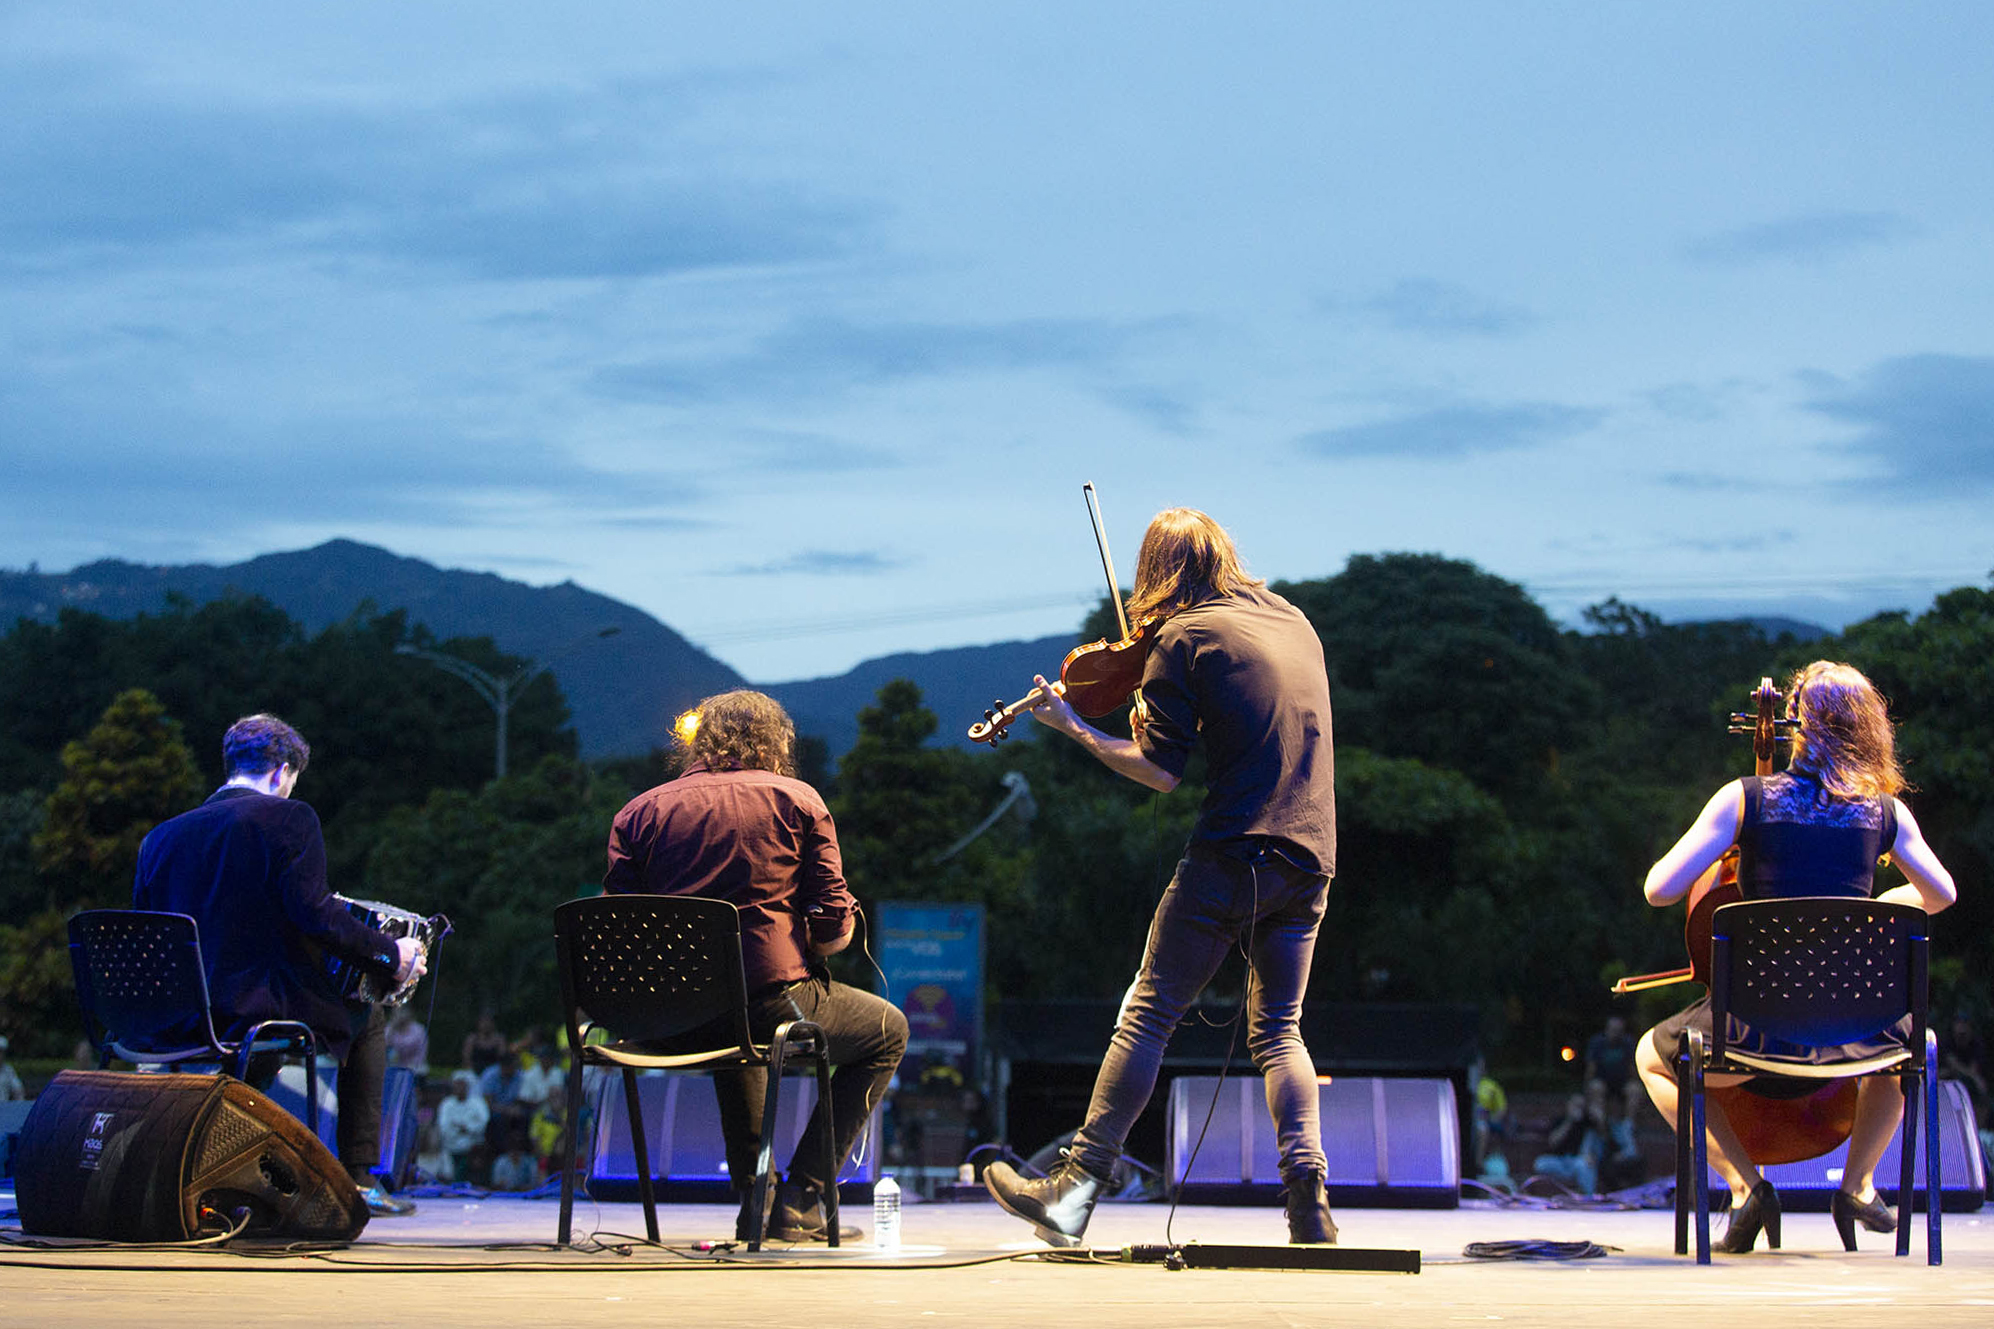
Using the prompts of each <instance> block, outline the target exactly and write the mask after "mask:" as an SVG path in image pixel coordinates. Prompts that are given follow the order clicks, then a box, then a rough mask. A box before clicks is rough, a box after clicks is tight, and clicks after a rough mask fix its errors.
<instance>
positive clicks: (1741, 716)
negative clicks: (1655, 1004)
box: [1613, 678, 1856, 1167]
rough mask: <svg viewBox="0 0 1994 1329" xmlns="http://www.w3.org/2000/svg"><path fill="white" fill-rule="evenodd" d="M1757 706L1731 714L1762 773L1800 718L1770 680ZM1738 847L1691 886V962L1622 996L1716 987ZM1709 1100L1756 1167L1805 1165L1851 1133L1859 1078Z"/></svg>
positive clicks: (1626, 987)
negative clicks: (1772, 1094) (1714, 961)
mask: <svg viewBox="0 0 1994 1329" xmlns="http://www.w3.org/2000/svg"><path fill="white" fill-rule="evenodd" d="M1752 700H1753V702H1754V703H1755V706H1754V709H1753V710H1751V711H1733V712H1732V713H1731V724H1730V732H1732V733H1734V734H1747V733H1748V734H1750V735H1751V736H1752V758H1753V765H1754V770H1755V773H1756V774H1758V775H1760V776H1766V775H1771V774H1772V773H1773V758H1774V754H1775V752H1776V751H1777V747H1778V745H1779V744H1780V743H1782V742H1787V741H1789V740H1790V739H1791V738H1792V736H1793V730H1794V728H1795V727H1796V726H1797V725H1798V723H1799V722H1798V721H1796V720H1793V719H1791V718H1789V717H1786V716H1782V715H1780V714H1779V710H1780V695H1779V689H1778V688H1776V687H1774V686H1773V682H1772V680H1771V679H1770V678H1762V679H1760V680H1759V686H1758V688H1757V689H1756V690H1755V691H1754V692H1753V693H1752ZM1738 860H1739V849H1738V846H1737V845H1735V844H1734V845H1732V846H1731V847H1730V848H1729V849H1728V850H1726V851H1725V852H1724V856H1723V857H1722V858H1721V859H1719V860H1718V861H1717V862H1716V863H1714V864H1712V865H1711V867H1710V868H1709V870H1708V871H1706V872H1705V873H1704V874H1703V875H1702V876H1701V877H1699V878H1698V879H1697V881H1696V884H1695V885H1693V886H1691V887H1690V888H1689V915H1688V917H1687V918H1686V919H1684V921H1683V946H1684V948H1685V949H1686V950H1687V951H1688V952H1689V965H1688V967H1686V968H1682V969H1669V970H1664V971H1662V972H1660V973H1654V974H1637V975H1630V976H1628V977H1625V978H1622V979H1620V980H1619V981H1618V982H1616V983H1615V984H1614V985H1613V991H1614V993H1615V994H1616V995H1618V994H1624V993H1628V992H1643V991H1646V990H1647V989H1649V988H1657V987H1664V986H1667V985H1668V984H1671V983H1685V982H1697V983H1702V984H1703V985H1704V986H1705V987H1708V986H1709V985H1710V936H1711V929H1712V920H1713V917H1714V915H1715V914H1716V913H1717V910H1718V909H1719V908H1720V907H1722V906H1724V905H1727V904H1735V903H1737V902H1738V901H1739V900H1742V899H1744V891H1743V888H1741V887H1740V886H1739V885H1738ZM1706 1093H1707V1095H1708V1097H1709V1098H1710V1100H1711V1101H1712V1102H1714V1103H1717V1104H1719V1105H1720V1106H1721V1107H1722V1108H1723V1109H1724V1116H1725V1118H1726V1119H1727V1120H1729V1121H1730V1123H1731V1129H1732V1130H1734V1131H1735V1132H1736V1133H1737V1136H1738V1142H1739V1143H1740V1144H1742V1145H1744V1147H1745V1153H1746V1155H1747V1156H1748V1157H1749V1158H1750V1159H1751V1160H1752V1162H1753V1164H1754V1165H1755V1166H1759V1167H1766V1166H1769V1165H1771V1164H1774V1163H1798V1162H1801V1161H1802V1160H1804V1159H1809V1158H1819V1157H1820V1156H1821V1155H1822V1154H1825V1153H1827V1152H1828V1151H1829V1150H1831V1149H1833V1148H1835V1147H1836V1146H1837V1145H1839V1144H1841V1143H1843V1142H1844V1141H1845V1140H1847V1139H1848V1138H1849V1132H1850V1131H1851V1130H1852V1129H1854V1126H1855V1118H1856V1081H1855V1080H1854V1079H1853V1078H1849V1079H1841V1080H1830V1081H1828V1082H1827V1083H1825V1084H1823V1085H1821V1086H1820V1087H1819V1088H1818V1089H1815V1090H1814V1091H1813V1092H1812V1093H1809V1094H1807V1095H1805V1096H1804V1097H1799V1098H1768V1097H1766V1096H1764V1095H1762V1094H1756V1093H1753V1092H1752V1091H1751V1090H1750V1089H1749V1088H1747V1087H1746V1086H1745V1085H1743V1084H1736V1085H1726V1086H1724V1087H1722V1088H1717V1087H1712V1088H1710V1089H1708V1090H1706Z"/></svg>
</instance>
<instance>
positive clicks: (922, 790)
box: [830, 679, 1034, 990]
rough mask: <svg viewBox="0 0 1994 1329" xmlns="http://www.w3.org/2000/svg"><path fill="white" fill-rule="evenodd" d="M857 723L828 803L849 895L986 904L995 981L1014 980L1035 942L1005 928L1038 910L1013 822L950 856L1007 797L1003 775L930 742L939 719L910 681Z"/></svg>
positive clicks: (852, 970)
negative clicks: (1035, 908) (1012, 921)
mask: <svg viewBox="0 0 1994 1329" xmlns="http://www.w3.org/2000/svg"><path fill="white" fill-rule="evenodd" d="M858 719H859V737H858V741H857V742H856V743H855V744H853V746H852V749H851V751H850V752H848V753H846V754H845V757H844V760H843V761H841V762H840V763H839V765H838V777H837V781H836V786H835V788H834V790H833V796H832V798H831V800H830V805H831V811H832V816H833V818H834V819H835V821H836V822H837V827H838V846H839V849H840V851H841V852H842V854H843V858H844V864H845V876H846V880H847V881H848V883H849V884H850V885H851V887H852V890H853V892H854V893H855V894H858V895H860V897H861V899H862V900H863V901H878V900H937V901H950V902H962V903H980V904H982V905H983V906H984V907H985V910H986V916H987V917H988V918H990V919H991V920H992V923H991V928H990V937H989V945H988V948H987V955H988V962H989V965H990V974H991V979H992V985H993V986H998V985H1001V984H1003V983H1007V982H1012V981H1016V980H1017V979H1018V976H1019V973H1020V970H1021V968H1022V967H1023V966H1024V965H1025V964H1026V963H1027V960H1026V956H1025V955H1024V952H1025V950H1026V949H1027V948H1028V947H1029V946H1030V944H1031V943H1030V941H1029V939H1028V938H1027V937H1026V936H1025V935H1024V934H1023V933H1022V932H1020V931H1018V930H1015V929H1014V928H1012V927H1011V926H1009V925H1008V923H1009V921H1010V920H1014V919H1016V918H1019V917H1021V916H1029V915H1030V914H1031V913H1032V912H1033V908H1034V902H1033V900H1032V881H1031V874H1030V854H1029V850H1028V847H1027V846H1026V845H1025V844H1024V843H1023V842H1022V831H1021V828H1020V824H1019V822H1018V820H1017V819H1015V818H1013V819H1009V820H1007V822H1005V823H1004V824H1001V825H998V826H995V827H993V828H991V830H990V831H989V832H988V833H986V834H984V835H980V836H978V837H977V838H976V839H975V840H973V841H971V842H970V843H968V844H967V845H963V846H962V847H960V848H959V849H956V851H955V852H954V853H950V852H949V851H950V850H951V848H952V847H954V846H956V845H957V843H958V842H959V841H960V840H961V839H962V838H963V836H964V835H965V834H967V833H968V832H969V831H970V830H972V829H974V828H975V827H976V826H977V825H978V824H979V823H981V822H982V821H983V819H984V818H985V816H986V815H987V814H988V813H989V812H990V811H991V809H993V808H995V807H996V806H997V804H998V803H999V802H1000V801H1001V800H1002V799H1003V798H1004V796H1005V794H1006V792H1007V791H1006V789H1005V787H1004V785H1003V783H1002V778H1003V771H1002V769H1001V768H999V767H996V766H993V765H991V764H989V763H987V762H981V761H978V760H977V756H976V754H973V753H967V752H963V751H962V750H960V749H958V748H938V747H931V746H929V745H928V740H929V739H931V738H932V737H933V736H934V734H935V730H936V727H937V721H936V719H935V713H934V712H933V711H931V710H929V709H928V708H927V707H926V706H924V705H923V704H922V702H921V690H920V688H919V687H917V686H915V685H914V684H913V683H911V682H909V681H907V680H906V679H894V680H893V681H891V682H889V683H887V684H886V685H885V686H884V687H882V688H880V690H879V692H878V694H877V700H876V701H875V702H874V703H873V704H872V705H871V706H868V707H866V708H865V709H863V710H861V711H860V712H859V717H858ZM998 920H1004V921H1005V925H1004V926H1001V927H1000V924H999V922H998ZM845 968H846V971H847V973H848V974H849V976H850V978H851V980H852V981H853V982H859V983H863V982H864V981H865V978H864V976H863V975H862V974H860V973H858V972H856V964H855V963H854V962H853V961H850V960H847V961H845ZM1000 990H1001V988H1000Z"/></svg>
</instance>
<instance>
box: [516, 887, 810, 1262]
mask: <svg viewBox="0 0 1994 1329" xmlns="http://www.w3.org/2000/svg"><path fill="white" fill-rule="evenodd" d="M554 954H555V960H556V963H557V966H558V968H559V969H560V971H561V1004H562V1011H561V1016H562V1019H563V1020H565V1021H566V1022H567V1026H568V1046H569V1047H570V1048H571V1049H572V1050H573V1053H574V1056H573V1059H572V1060H571V1061H570V1062H569V1066H568V1099H567V1107H568V1111H567V1130H566V1142H565V1144H564V1146H563V1148H562V1154H561V1158H562V1166H561V1217H560V1223H559V1227H558V1229H557V1233H556V1238H555V1240H556V1241H557V1242H558V1243H559V1244H560V1245H563V1246H565V1245H567V1244H568V1238H569V1236H570V1234H571V1232H572V1229H573V1218H574V1196H575V1180H576V1176H577V1174H578V1173H579V1172H580V1171H581V1168H582V1158H581V1154H580V1152H579V1149H580V1141H579V1135H578V1124H579V1122H580V1118H581V1103H582V1091H583V1083H582V1067H583V1066H584V1065H591V1064H592V1065H601V1066H613V1067H616V1068H617V1069H618V1070H619V1072H620V1073H621V1077H622V1080H623V1105H624V1112H625V1113H626V1114H627V1116H628V1118H629V1122H630V1146H631V1152H632V1153H633V1154H634V1155H635V1156H636V1162H637V1198H638V1200H639V1201H640V1202H641V1203H642V1204H643V1206H644V1231H645V1233H646V1235H647V1236H648V1237H649V1239H650V1240H651V1241H652V1242H653V1243H655V1242H657V1240H658V1211H657V1201H656V1194H655V1192H654V1190H653V1187H652V1177H651V1162H650V1151H649V1147H648V1146H647V1144H646V1143H645V1134H646V1126H645V1122H644V1113H643V1106H642V1103H641V1101H640V1098H639V1095H638V1092H637V1070H638V1069H639V1068H642V1069H645V1070H654V1071H663V1070H672V1069H678V1070H697V1069H708V1070H719V1069H727V1068H733V1069H739V1068H743V1067H756V1068H764V1069H765V1072H766V1078H767V1085H766V1091H765V1096H764V1098H763V1102H762V1122H763V1124H764V1126H766V1127H771V1128H772V1127H773V1125H774V1123H775V1122H777V1121H780V1120H781V1119H782V1118H781V1112H780V1110H779V1109H780V1106H781V1101H782V1077H783V1071H784V1070H785V1069H786V1067H787V1066H788V1065H789V1063H790V1060H791V1059H792V1058H797V1059H803V1060H807V1061H809V1062H810V1063H811V1064H813V1065H814V1066H815V1068H816V1072H817V1096H818V1102H819V1104H820V1105H825V1104H828V1103H829V1102H830V1098H831V1056H830V1042H829V1040H828V1039H827V1038H825V1036H824V1031H823V1029H822V1028H820V1027H819V1026H817V1025H816V1024H813V1023H811V1022H810V1021H808V1020H789V1021H785V1022H784V1023H782V1024H779V1025H777V1026H776V1028H775V1031H774V1033H773V1034H772V1035H771V1036H770V1038H769V1041H768V1044H767V1046H766V1047H763V1046H758V1045H757V1044H756V1043H755V1039H754V1033H753V1030H752V1028H751V1027H750V1025H749V1022H748V988H747V978H746V976H745V973H744V971H743V968H742V963H741V914H740V911H739V910H738V909H736V908H735V907H734V906H733V905H731V904H729V903H728V902H727V901H725V900H709V899H704V898H702V897H699V896H693V895H602V896H597V897H595V898H593V899H588V900H570V901H568V902H567V903H566V904H564V905H561V906H560V907H559V908H557V909H555V910H554ZM598 1029H599V1030H601V1031H603V1032H604V1033H607V1034H608V1035H609V1037H610V1038H611V1040H612V1042H611V1043H609V1044H608V1045H598V1044H592V1043H590V1042H589V1041H588V1035H589V1034H590V1033H591V1032H593V1031H595V1030H598ZM695 1031H698V1032H699V1033H700V1037H699V1039H698V1041H699V1042H700V1043H701V1044H703V1046H702V1047H700V1048H698V1049H696V1050H684V1049H683V1048H682V1047H673V1048H671V1049H670V1050H666V1049H665V1048H664V1047H661V1046H660V1045H663V1044H667V1043H670V1042H673V1041H674V1040H676V1042H677V1043H678V1044H681V1045H682V1044H683V1043H684V1042H685V1041H687V1040H685V1039H683V1038H681V1036H682V1035H686V1034H692V1033H694V1032H695ZM815 1115H816V1118H817V1120H818V1122H819V1124H820V1129H821V1130H822V1132H823V1148H824V1152H825V1153H826V1154H827V1155H828V1154H829V1153H830V1152H831V1148H832V1144H833V1131H832V1125H831V1114H830V1112H829V1111H822V1112H818V1113H817V1114H815ZM773 1153H774V1145H773V1131H772V1130H765V1131H764V1132H763V1134H762V1138H761V1141H760V1146H759V1148H758V1149H757V1151H756V1162H755V1174H754V1179H753V1182H752V1186H751V1189H750V1203H749V1207H748V1210H747V1211H746V1215H745V1216H746V1218H747V1220H748V1231H747V1240H748V1249H749V1250H751V1251H756V1250H760V1249H761V1242H762V1234H763V1232H764V1230H765V1227H766V1224H767V1220H768V1213H769V1206H770V1204H771V1202H772V1200H773V1196H774V1193H775V1181H776V1175H775V1171H774V1161H773ZM837 1190H838V1188H837V1187H836V1186H835V1185H833V1186H830V1187H827V1188H826V1192H825V1196H824V1215H825V1223H826V1225H827V1227H828V1229H829V1241H830V1244H831V1245H833V1246H835V1245H837V1244H838V1237H837V1230H838V1195H837Z"/></svg>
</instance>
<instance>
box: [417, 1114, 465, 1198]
mask: <svg viewBox="0 0 1994 1329" xmlns="http://www.w3.org/2000/svg"><path fill="white" fill-rule="evenodd" d="M415 1168H416V1171H417V1172H420V1173H421V1174H422V1175H423V1177H425V1178H426V1179H428V1180H429V1181H432V1182H436V1183H438V1184H440V1185H448V1184H449V1183H451V1182H453V1181H455V1180H457V1164H456V1160H455V1159H453V1158H452V1157H451V1156H450V1151H449V1150H447V1149H445V1148H444V1147H443V1127H442V1126H441V1125H439V1124H438V1123H437V1122H435V1121H433V1120H432V1121H426V1122H424V1123H423V1124H422V1133H421V1134H420V1135H419V1136H418V1137H417V1138H416V1149H415Z"/></svg>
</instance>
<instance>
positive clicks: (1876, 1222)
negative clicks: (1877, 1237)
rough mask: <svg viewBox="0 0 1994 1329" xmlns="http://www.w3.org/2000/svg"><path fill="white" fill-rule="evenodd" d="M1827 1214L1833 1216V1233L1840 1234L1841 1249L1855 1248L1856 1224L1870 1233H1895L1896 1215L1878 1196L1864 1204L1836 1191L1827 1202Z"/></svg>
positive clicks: (1846, 1193) (1844, 1192)
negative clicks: (1832, 1197) (1833, 1196)
mask: <svg viewBox="0 0 1994 1329" xmlns="http://www.w3.org/2000/svg"><path fill="white" fill-rule="evenodd" d="M1828 1212H1829V1213H1831V1214H1833V1215H1834V1216H1835V1231H1837V1232H1839V1233H1841V1234H1842V1249H1843V1250H1845V1251H1852V1250H1854V1249H1855V1248H1856V1224H1857V1223H1861V1224H1862V1225H1863V1226H1864V1227H1866V1228H1868V1229H1869V1230H1870V1231H1871V1232H1895V1231H1896V1230H1897V1215H1896V1214H1895V1213H1894V1212H1893V1211H1892V1210H1891V1208H1890V1206H1889V1205H1887V1204H1885V1203H1884V1202H1883V1197H1882V1196H1878V1197H1876V1198H1875V1199H1873V1200H1871V1201H1870V1202H1869V1203H1868V1204H1864V1203H1863V1202H1862V1201H1861V1200H1858V1199H1857V1198H1856V1197H1855V1196H1853V1195H1851V1194H1849V1193H1848V1192H1847V1191H1843V1190H1838V1191H1836V1192H1835V1198H1834V1199H1832V1200H1830V1201H1829V1202H1828Z"/></svg>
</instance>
